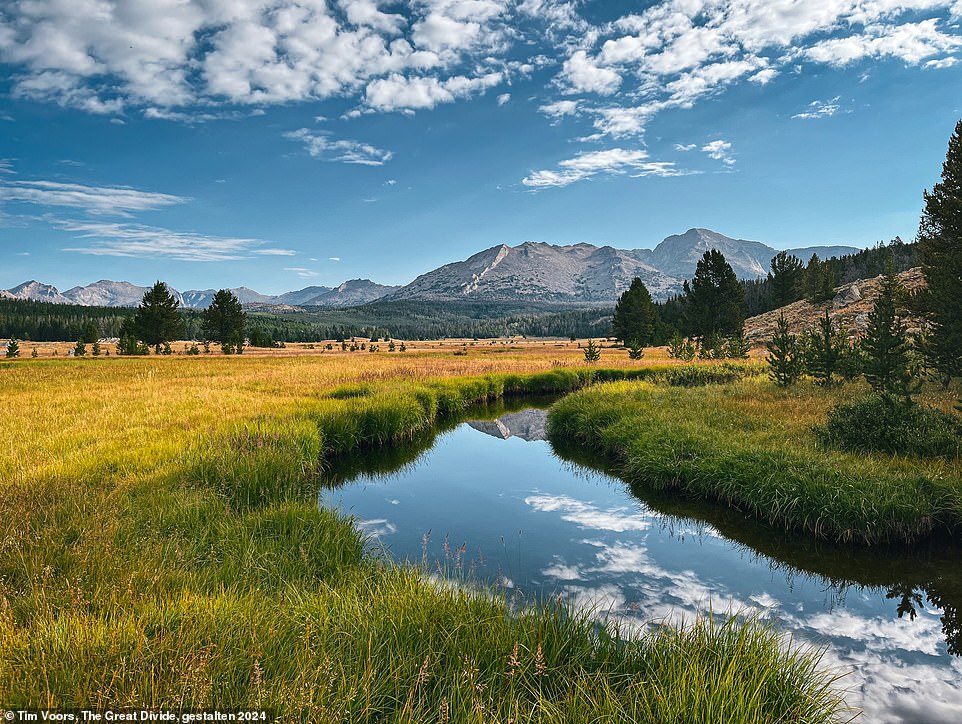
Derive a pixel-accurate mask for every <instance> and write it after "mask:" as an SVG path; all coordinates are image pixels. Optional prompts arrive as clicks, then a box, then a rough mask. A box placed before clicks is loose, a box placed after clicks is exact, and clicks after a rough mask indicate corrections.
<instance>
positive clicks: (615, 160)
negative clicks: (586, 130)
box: [521, 148, 684, 189]
mask: <svg viewBox="0 0 962 724" xmlns="http://www.w3.org/2000/svg"><path fill="white" fill-rule="evenodd" d="M558 166H559V167H560V168H559V170H557V171H551V170H543V171H533V172H532V173H530V174H529V175H528V176H526V177H525V178H524V179H522V181H521V183H523V184H524V185H525V186H529V187H531V188H534V189H542V188H548V187H552V186H568V185H570V184H573V183H575V182H577V181H583V180H584V179H588V178H591V177H592V176H596V175H597V174H608V175H611V174H625V173H630V174H631V176H633V177H638V176H679V175H682V174H683V173H684V171H681V170H679V169H677V168H676V167H675V164H674V163H672V162H668V161H649V160H648V152H647V151H642V150H628V149H624V148H610V149H607V150H605V151H592V152H589V153H580V154H578V155H577V156H575V157H574V158H569V159H566V160H564V161H561V162H560V163H559V164H558Z"/></svg>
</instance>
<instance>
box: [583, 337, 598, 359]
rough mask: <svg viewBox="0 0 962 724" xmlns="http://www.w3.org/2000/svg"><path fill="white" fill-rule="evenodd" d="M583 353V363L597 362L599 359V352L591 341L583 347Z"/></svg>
mask: <svg viewBox="0 0 962 724" xmlns="http://www.w3.org/2000/svg"><path fill="white" fill-rule="evenodd" d="M583 352H584V354H585V362H597V361H598V360H600V359H601V350H600V349H599V348H598V346H597V345H596V344H595V341H594V340H593V339H589V340H588V344H587V345H586V346H585V348H584V350H583Z"/></svg>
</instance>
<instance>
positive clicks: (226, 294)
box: [204, 289, 247, 351]
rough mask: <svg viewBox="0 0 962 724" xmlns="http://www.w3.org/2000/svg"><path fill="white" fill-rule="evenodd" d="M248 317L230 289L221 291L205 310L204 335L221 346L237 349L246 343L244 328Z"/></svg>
mask: <svg viewBox="0 0 962 724" xmlns="http://www.w3.org/2000/svg"><path fill="white" fill-rule="evenodd" d="M246 325H247V315H246V314H244V310H243V309H242V308H241V303H240V300H238V299H237V297H236V296H235V295H234V293H233V292H232V291H231V290H230V289H221V290H219V291H218V292H217V293H216V294H215V295H214V298H213V299H212V300H211V303H210V306H209V307H207V309H205V310H204V335H205V336H206V337H207V339H212V340H214V341H215V342H220V343H221V345H226V346H230V347H232V348H237V351H240V348H241V347H240V345H243V342H244V327H245V326H246Z"/></svg>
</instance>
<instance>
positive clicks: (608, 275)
mask: <svg viewBox="0 0 962 724" xmlns="http://www.w3.org/2000/svg"><path fill="white" fill-rule="evenodd" d="M709 249H717V250H718V251H720V252H722V254H724V255H725V258H726V259H727V260H728V263H729V264H731V266H732V268H733V269H734V270H735V273H736V274H737V275H738V277H739V278H742V279H754V278H758V277H764V276H765V275H766V273H767V272H768V269H769V265H770V263H771V260H772V257H773V256H775V254H777V253H778V251H777V250H776V249H774V248H773V247H770V246H768V245H767V244H763V243H761V242H758V241H747V240H744V239H732V238H730V237H728V236H725V235H723V234H719V233H718V232H715V231H711V230H709V229H689V230H688V231H686V232H685V233H684V234H676V235H673V236H669V237H667V238H666V239H664V240H663V241H662V242H661V243H659V244H658V245H657V246H656V247H655V248H654V249H615V248H614V247H611V246H600V247H599V246H594V245H592V244H585V243H582V244H573V245H568V246H556V245H553V244H546V243H542V242H532V241H528V242H525V243H523V244H519V245H518V246H508V245H506V244H501V245H499V246H493V247H491V248H490V249H485V250H484V251H481V252H478V253H477V254H474V255H473V256H471V257H469V258H467V259H465V260H464V261H458V262H454V263H451V264H445V265H444V266H442V267H439V268H438V269H434V270H432V271H429V272H427V273H425V274H422V275H420V276H419V277H417V278H416V279H415V280H414V281H413V282H411V283H410V284H407V285H405V286H402V287H391V286H384V285H381V284H376V283H374V282H372V281H370V280H369V279H351V280H348V281H346V282H344V283H343V284H341V285H339V286H337V287H322V286H310V287H305V288H304V289H299V290H296V291H290V292H286V293H284V294H279V295H267V294H260V293H258V292H256V291H254V290H253V289H248V288H247V287H237V288H234V289H231V291H232V292H233V293H234V294H235V295H236V296H237V298H238V299H239V300H240V302H241V303H242V304H247V305H258V306H260V305H287V306H292V307H302V306H322V307H351V306H359V305H362V304H367V303H369V302H373V301H377V300H383V301H394V300H406V301H407V300H410V301H431V302H455V301H469V302H527V301H530V302H539V303H544V302H549V303H556V304H590V305H595V304H597V305H602V304H610V303H613V302H614V301H616V300H617V299H618V297H619V296H620V295H621V294H622V292H624V291H625V290H626V289H627V288H628V286H629V285H630V284H631V281H632V279H634V278H635V277H639V278H640V279H641V280H642V281H643V282H644V283H645V286H647V287H648V290H649V291H650V292H651V295H652V297H653V298H654V299H656V300H660V299H666V298H667V297H669V296H671V295H672V294H677V293H679V292H681V290H682V283H683V281H684V280H685V279H690V278H691V277H692V276H693V275H694V273H695V267H696V265H697V263H698V260H699V259H700V258H701V257H702V255H703V254H704V253H705V252H706V251H707V250H709ZM786 251H787V252H788V253H790V254H794V255H795V256H797V257H799V258H800V259H801V260H802V261H808V259H809V258H810V257H811V256H812V254H817V255H818V256H819V258H821V259H827V258H829V257H833V256H843V255H846V254H854V253H855V252H857V251H859V250H858V249H857V248H855V247H850V246H814V247H804V248H799V249H787V250H786ZM168 288H169V289H170V291H171V293H172V294H173V295H174V296H175V297H176V298H177V299H178V301H180V302H181V304H182V305H183V306H184V307H188V308H193V309H203V308H206V307H207V306H209V305H210V302H211V299H212V298H213V296H214V293H215V290H214V289H201V290H197V289H191V290H188V291H185V292H178V291H177V290H175V289H174V288H173V287H168ZM146 291H147V287H139V286H136V285H134V284H131V283H129V282H114V281H108V280H101V281H98V282H94V283H93V284H89V285H87V286H85V287H81V286H78V287H73V288H71V289H68V290H66V291H64V292H60V291H59V290H58V289H57V288H56V287H54V286H51V285H49V284H43V283H41V282H37V281H32V280H31V281H28V282H24V283H23V284H20V285H18V286H16V287H13V288H11V289H8V290H0V298H15V299H33V300H37V301H44V302H55V303H59V304H80V305H84V306H102V307H131V306H137V305H138V304H139V303H140V301H141V299H142V298H143V296H144V292H146Z"/></svg>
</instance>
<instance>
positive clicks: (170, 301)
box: [133, 281, 184, 354]
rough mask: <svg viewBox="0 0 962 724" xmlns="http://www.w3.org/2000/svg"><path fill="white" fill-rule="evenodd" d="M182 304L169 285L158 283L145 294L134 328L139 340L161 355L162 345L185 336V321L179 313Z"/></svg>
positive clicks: (135, 316) (135, 318)
mask: <svg viewBox="0 0 962 724" xmlns="http://www.w3.org/2000/svg"><path fill="white" fill-rule="evenodd" d="M179 305H180V303H179V302H178V301H177V298H176V297H175V296H174V295H173V294H171V293H170V290H169V289H168V288H167V285H166V284H164V283H163V282H161V281H158V282H156V283H155V284H154V286H152V287H151V288H150V289H149V290H147V292H146V293H145V294H144V298H143V300H142V301H141V302H140V306H139V307H137V314H136V315H134V323H133V327H134V330H135V331H136V333H137V338H138V339H140V340H142V341H143V342H144V343H146V344H147V345H150V346H152V347H153V348H154V351H155V352H156V353H157V354H160V348H161V345H163V344H164V343H165V342H170V341H171V340H174V339H177V338H178V337H181V336H183V334H184V320H183V318H182V317H181V316H180V313H179V312H178V311H177V307H178V306H179Z"/></svg>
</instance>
